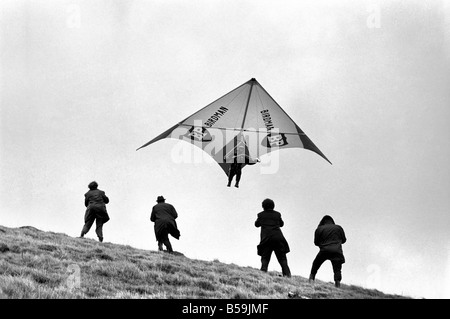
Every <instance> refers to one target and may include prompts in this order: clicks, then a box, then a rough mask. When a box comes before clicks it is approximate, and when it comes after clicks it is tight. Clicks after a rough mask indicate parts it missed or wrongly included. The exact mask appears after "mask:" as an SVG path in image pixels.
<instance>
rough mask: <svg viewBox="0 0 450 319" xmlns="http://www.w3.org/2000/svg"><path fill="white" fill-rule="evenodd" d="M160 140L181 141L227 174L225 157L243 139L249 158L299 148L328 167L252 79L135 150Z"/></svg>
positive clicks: (299, 131) (287, 117) (301, 133)
mask: <svg viewBox="0 0 450 319" xmlns="http://www.w3.org/2000/svg"><path fill="white" fill-rule="evenodd" d="M238 135H239V136H240V137H239V138H238ZM163 138H176V139H181V140H184V141H186V142H189V143H191V144H193V145H196V146H198V147H200V148H202V149H203V150H204V151H205V152H207V153H208V154H209V155H211V156H212V158H213V159H214V160H215V161H216V162H217V163H219V165H220V166H221V167H222V169H223V170H224V172H225V173H226V174H228V167H229V163H227V161H226V160H224V156H225V155H226V154H227V153H229V152H230V151H231V150H232V149H234V148H235V147H237V145H238V144H239V143H240V142H241V141H243V140H244V141H245V144H246V152H248V153H249V155H250V156H251V157H252V158H259V157H260V156H262V155H264V154H267V153H269V152H271V151H274V150H279V149H282V148H291V147H299V148H305V149H309V150H311V151H313V152H316V153H317V154H319V155H320V156H322V157H323V158H324V159H325V160H327V161H328V162H329V163H330V164H331V162H330V161H329V160H328V159H327V158H326V157H325V155H324V154H323V153H322V152H321V151H320V150H319V149H318V148H317V147H316V146H315V145H314V143H313V142H312V141H311V140H310V139H309V138H308V136H306V134H305V133H304V132H303V131H302V130H301V129H300V127H299V126H298V125H297V124H296V123H295V122H294V121H293V120H292V119H291V118H290V117H289V115H288V114H287V113H286V112H285V111H284V110H283V109H282V108H281V107H280V106H279V105H278V103H277V102H275V100H274V99H273V98H272V97H271V96H270V95H269V94H268V93H267V91H266V90H265V89H264V88H263V87H262V86H261V85H260V84H259V83H258V81H256V80H255V79H251V80H249V81H247V82H246V83H244V84H242V85H240V86H239V87H237V88H235V89H234V90H232V91H230V92H229V93H227V94H225V95H224V96H222V97H220V98H219V99H217V100H216V101H214V102H212V103H211V104H208V105H207V106H205V107H204V108H202V109H201V110H199V111H197V112H195V113H194V114H192V115H190V116H188V117H187V118H186V119H184V120H183V121H181V122H179V123H178V124H176V125H174V126H172V127H171V128H169V129H168V130H167V131H165V132H163V133H162V134H160V135H158V136H157V137H155V138H154V139H153V140H151V141H150V142H148V143H146V144H144V145H142V146H141V147H139V148H138V150H139V149H141V148H143V147H145V146H148V145H150V144H152V143H154V142H156V141H158V140H160V139H163Z"/></svg>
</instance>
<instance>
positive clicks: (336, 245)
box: [309, 215, 347, 287]
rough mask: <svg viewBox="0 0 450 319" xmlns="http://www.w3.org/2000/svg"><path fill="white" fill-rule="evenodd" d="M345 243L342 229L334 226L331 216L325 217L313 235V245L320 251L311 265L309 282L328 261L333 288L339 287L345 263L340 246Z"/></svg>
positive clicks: (345, 239)
mask: <svg viewBox="0 0 450 319" xmlns="http://www.w3.org/2000/svg"><path fill="white" fill-rule="evenodd" d="M346 241H347V238H346V237H345V233H344V229H343V228H342V227H341V226H339V225H336V224H335V223H334V220H333V218H332V217H331V216H328V215H325V216H324V217H323V218H322V220H321V221H320V223H319V226H318V227H317V229H316V231H315V233H314V245H316V246H319V248H320V251H319V253H318V254H317V256H316V258H315V259H314V261H313V264H312V268H311V274H310V276H309V281H310V282H313V281H314V280H315V278H316V274H317V271H318V270H319V268H320V266H321V265H322V264H323V263H324V262H325V261H326V260H330V261H331V264H332V266H333V272H334V283H335V286H336V287H340V286H341V280H342V273H341V270H342V264H343V263H345V257H344V252H343V250H342V244H344V243H345V242H346Z"/></svg>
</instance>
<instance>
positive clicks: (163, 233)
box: [150, 196, 180, 253]
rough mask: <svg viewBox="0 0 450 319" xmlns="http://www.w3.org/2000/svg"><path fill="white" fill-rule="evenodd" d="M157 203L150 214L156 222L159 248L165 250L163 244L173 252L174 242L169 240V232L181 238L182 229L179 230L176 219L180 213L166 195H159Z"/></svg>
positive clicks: (151, 219) (151, 218)
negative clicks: (167, 200) (169, 202)
mask: <svg viewBox="0 0 450 319" xmlns="http://www.w3.org/2000/svg"><path fill="white" fill-rule="evenodd" d="M156 202H157V204H156V205H155V206H153V209H152V213H151V215H150V221H152V222H154V223H155V237H156V240H157V242H158V250H159V251H163V244H164V246H166V248H167V251H168V252H169V253H172V252H173V249H172V244H171V243H170V240H169V234H170V235H171V236H172V237H174V238H176V239H179V238H180V231H179V230H178V227H177V223H176V221H175V219H177V217H178V213H177V211H176V210H175V207H173V206H172V205H171V204H168V203H166V199H165V198H164V196H158V198H157V199H156Z"/></svg>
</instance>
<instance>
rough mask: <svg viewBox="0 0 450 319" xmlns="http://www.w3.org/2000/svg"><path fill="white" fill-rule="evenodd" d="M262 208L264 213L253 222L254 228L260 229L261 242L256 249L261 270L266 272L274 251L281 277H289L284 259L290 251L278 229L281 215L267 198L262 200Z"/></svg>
mask: <svg viewBox="0 0 450 319" xmlns="http://www.w3.org/2000/svg"><path fill="white" fill-rule="evenodd" d="M262 207H263V209H264V211H262V212H260V213H259V214H258V218H257V220H256V221H255V226H256V227H261V241H260V243H259V245H258V247H257V249H258V255H259V256H261V270H262V271H265V272H267V268H268V267H269V262H270V257H271V255H272V252H274V251H275V256H276V257H277V260H278V262H279V263H280V266H281V270H282V273H283V276H286V277H291V271H290V269H289V266H288V262H287V258H286V254H287V253H288V252H289V251H290V250H289V245H288V243H287V241H286V239H285V238H284V236H283V233H282V232H281V229H280V227H283V225H284V222H283V220H282V219H281V214H280V213H279V212H277V211H275V210H274V208H275V203H274V202H273V200H271V199H269V198H266V199H265V200H263V202H262Z"/></svg>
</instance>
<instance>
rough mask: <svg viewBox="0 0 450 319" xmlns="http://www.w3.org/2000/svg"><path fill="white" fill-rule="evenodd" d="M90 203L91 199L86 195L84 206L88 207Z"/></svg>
mask: <svg viewBox="0 0 450 319" xmlns="http://www.w3.org/2000/svg"><path fill="white" fill-rule="evenodd" d="M88 205H89V199H88V198H87V196H84V206H86V207H88Z"/></svg>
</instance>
